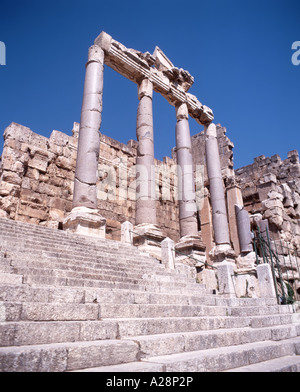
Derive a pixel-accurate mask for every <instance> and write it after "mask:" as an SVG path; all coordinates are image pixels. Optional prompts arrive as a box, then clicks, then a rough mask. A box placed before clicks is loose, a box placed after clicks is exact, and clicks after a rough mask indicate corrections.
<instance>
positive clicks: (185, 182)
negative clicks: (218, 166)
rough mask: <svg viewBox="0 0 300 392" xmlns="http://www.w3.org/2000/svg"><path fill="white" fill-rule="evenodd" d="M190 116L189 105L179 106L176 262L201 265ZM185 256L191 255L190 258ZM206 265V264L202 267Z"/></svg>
mask: <svg viewBox="0 0 300 392" xmlns="http://www.w3.org/2000/svg"><path fill="white" fill-rule="evenodd" d="M188 118H189V114H188V108H187V105H186V103H181V104H178V105H176V120H177V122H176V156H177V173H178V203H179V227H180V237H181V238H180V241H179V243H177V244H176V251H177V254H176V257H177V260H179V261H181V262H185V263H188V264H191V265H194V266H198V263H197V261H196V260H199V261H202V262H205V261H206V257H205V245H204V243H203V242H202V240H201V237H200V234H199V232H198V222H197V206H196V194H195V179H194V167H193V156H192V145H191V135H190V127H189V121H188ZM186 256H192V258H188V257H186ZM199 265H201V266H203V264H199Z"/></svg>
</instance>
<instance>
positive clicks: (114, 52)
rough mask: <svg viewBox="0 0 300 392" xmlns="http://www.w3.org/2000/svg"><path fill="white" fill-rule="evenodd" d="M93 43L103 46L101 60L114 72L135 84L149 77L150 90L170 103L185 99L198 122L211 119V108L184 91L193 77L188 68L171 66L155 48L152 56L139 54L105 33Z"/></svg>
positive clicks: (206, 121) (207, 121)
mask: <svg viewBox="0 0 300 392" xmlns="http://www.w3.org/2000/svg"><path fill="white" fill-rule="evenodd" d="M95 45H99V46H100V47H101V48H102V49H103V51H104V54H105V56H104V63H105V64H106V65H108V66H109V67H110V68H112V69H114V70H115V71H116V72H118V73H120V74H121V75H123V76H125V77H126V78H127V79H129V80H131V81H133V82H135V83H137V84H139V83H140V82H141V80H142V79H144V78H147V79H149V80H150V81H151V82H152V83H153V89H154V91H156V92H158V93H160V94H161V95H162V96H164V97H165V98H166V99H167V101H168V102H169V103H170V104H171V105H173V106H175V105H177V104H180V103H183V102H185V103H186V104H187V107H188V111H189V115H190V116H191V117H192V118H194V119H195V120H196V121H197V122H198V123H199V124H202V125H204V124H206V123H209V122H211V121H213V119H214V115H213V112H212V110H211V109H210V108H209V107H207V106H205V105H203V104H202V103H201V102H199V101H198V99H197V97H196V96H195V95H192V94H190V93H188V92H187V91H188V89H189V88H190V86H191V85H192V84H193V82H194V78H193V77H192V76H191V75H190V74H189V72H188V71H185V70H183V69H181V68H180V69H179V68H176V67H174V66H173V64H172V63H171V62H170V61H169V59H168V58H167V57H166V56H165V55H164V53H163V52H162V51H161V50H160V49H159V48H158V47H156V48H155V51H154V54H153V55H151V54H150V53H149V52H146V53H142V52H139V51H137V50H134V49H128V48H126V47H125V46H124V45H122V44H121V43H120V42H118V41H115V40H114V39H113V38H112V37H111V36H110V35H108V34H107V33H105V32H102V33H101V34H100V35H99V36H98V37H97V38H96V40H95Z"/></svg>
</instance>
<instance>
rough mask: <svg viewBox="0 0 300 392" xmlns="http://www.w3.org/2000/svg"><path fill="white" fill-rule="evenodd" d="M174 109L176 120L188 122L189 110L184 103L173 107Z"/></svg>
mask: <svg viewBox="0 0 300 392" xmlns="http://www.w3.org/2000/svg"><path fill="white" fill-rule="evenodd" d="M175 109H176V120H177V121H180V120H188V119H189V110H188V107H187V103H186V102H180V103H177V104H176V105H175Z"/></svg>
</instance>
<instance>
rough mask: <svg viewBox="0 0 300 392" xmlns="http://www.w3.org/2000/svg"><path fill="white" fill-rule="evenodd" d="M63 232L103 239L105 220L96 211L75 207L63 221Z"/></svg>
mask: <svg viewBox="0 0 300 392" xmlns="http://www.w3.org/2000/svg"><path fill="white" fill-rule="evenodd" d="M63 230H66V231H70V232H72V233H76V234H82V235H86V236H90V237H98V238H105V231H106V219H105V218H103V216H102V215H101V214H100V213H99V211H98V210H96V209H92V208H87V207H75V208H73V209H72V211H71V212H70V213H69V215H68V216H67V217H66V218H65V219H64V221H63Z"/></svg>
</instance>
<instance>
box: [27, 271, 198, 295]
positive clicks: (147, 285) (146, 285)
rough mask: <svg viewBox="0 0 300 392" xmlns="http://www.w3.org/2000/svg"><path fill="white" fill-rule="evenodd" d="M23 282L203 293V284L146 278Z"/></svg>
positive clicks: (34, 277) (38, 277) (34, 279)
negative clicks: (175, 282) (135, 279)
mask: <svg viewBox="0 0 300 392" xmlns="http://www.w3.org/2000/svg"><path fill="white" fill-rule="evenodd" d="M23 283H25V284H30V285H39V286H44V285H46V286H55V287H58V286H68V287H95V288H116V289H127V290H130V289H132V290H141V291H150V292H151V291H152V292H160V293H175V294H179V293H183V294H192V295H196V294H198V295H201V294H202V295H203V294H204V290H205V288H204V286H202V285H200V284H195V285H196V286H195V287H194V288H192V287H187V286H186V285H185V284H183V283H178V284H176V286H175V285H174V283H171V282H169V283H166V282H159V281H153V282H149V281H147V280H145V281H140V282H137V283H128V281H126V280H125V281H123V282H122V281H116V280H111V281H108V280H100V279H82V278H72V277H68V276H67V275H64V276H55V277H54V276H41V275H27V276H24V277H23Z"/></svg>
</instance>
